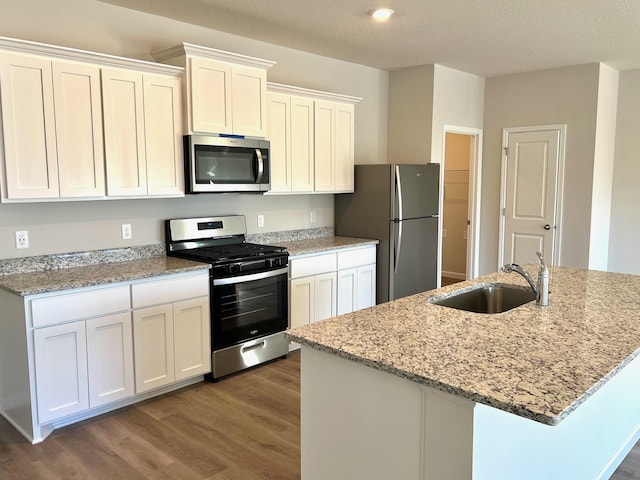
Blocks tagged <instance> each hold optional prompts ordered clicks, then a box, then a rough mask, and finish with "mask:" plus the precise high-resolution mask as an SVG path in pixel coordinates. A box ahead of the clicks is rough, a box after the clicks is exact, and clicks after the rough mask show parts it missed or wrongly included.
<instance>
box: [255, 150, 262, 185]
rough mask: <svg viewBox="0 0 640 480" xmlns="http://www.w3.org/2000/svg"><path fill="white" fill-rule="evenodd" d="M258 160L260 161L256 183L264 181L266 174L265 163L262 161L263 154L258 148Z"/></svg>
mask: <svg viewBox="0 0 640 480" xmlns="http://www.w3.org/2000/svg"><path fill="white" fill-rule="evenodd" d="M256 158H257V159H258V175H257V177H256V183H260V182H261V181H262V174H263V173H264V161H263V160H262V152H261V151H260V149H259V148H256Z"/></svg>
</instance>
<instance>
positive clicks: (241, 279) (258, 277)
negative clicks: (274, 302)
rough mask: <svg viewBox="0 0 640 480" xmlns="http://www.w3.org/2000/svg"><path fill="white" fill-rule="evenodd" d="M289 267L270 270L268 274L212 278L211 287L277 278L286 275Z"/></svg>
mask: <svg viewBox="0 0 640 480" xmlns="http://www.w3.org/2000/svg"><path fill="white" fill-rule="evenodd" d="M288 272H289V267H285V268H279V269H278V270H270V271H268V272H260V273H253V274H251V275H238V276H236V277H231V278H217V279H216V278H214V279H213V285H214V286H217V285H233V284H234V283H244V282H252V281H253V280H262V279H263V278H269V277H277V276H278V275H286V274H287V273H288Z"/></svg>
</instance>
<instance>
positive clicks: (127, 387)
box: [86, 312, 135, 408]
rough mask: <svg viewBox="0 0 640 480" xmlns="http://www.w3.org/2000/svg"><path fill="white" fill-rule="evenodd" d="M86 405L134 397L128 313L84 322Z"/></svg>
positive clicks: (131, 346)
mask: <svg viewBox="0 0 640 480" xmlns="http://www.w3.org/2000/svg"><path fill="white" fill-rule="evenodd" d="M86 328H87V364H88V372H89V405H90V406H91V408H93V407H98V406H100V405H104V404H107V403H110V402H114V401H116V400H120V399H123V398H127V397H130V396H132V395H133V394H134V392H135V389H134V382H133V338H132V334H131V314H130V313H128V312H127V313H119V314H117V315H109V316H106V317H99V318H94V319H91V320H87V321H86Z"/></svg>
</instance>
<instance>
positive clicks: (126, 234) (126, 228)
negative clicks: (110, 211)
mask: <svg viewBox="0 0 640 480" xmlns="http://www.w3.org/2000/svg"><path fill="white" fill-rule="evenodd" d="M131 237H132V232H131V224H130V223H123V224H122V239H123V240H131Z"/></svg>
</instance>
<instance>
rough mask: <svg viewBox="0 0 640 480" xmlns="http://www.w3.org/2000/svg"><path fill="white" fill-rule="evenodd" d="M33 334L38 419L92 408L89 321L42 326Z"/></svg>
mask: <svg viewBox="0 0 640 480" xmlns="http://www.w3.org/2000/svg"><path fill="white" fill-rule="evenodd" d="M33 337H34V351H35V370H36V389H37V395H38V421H39V422H40V423H47V422H50V421H51V420H55V419H57V418H60V417H64V416H67V415H71V414H73V413H78V412H81V411H83V410H86V409H87V408H89V388H88V385H89V381H88V378H87V339H86V333H85V322H73V323H68V324H64V325H56V326H53V327H47V328H41V329H39V330H36V331H35V332H34V334H33Z"/></svg>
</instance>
